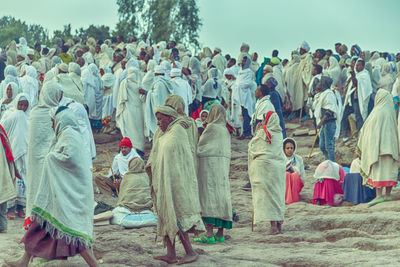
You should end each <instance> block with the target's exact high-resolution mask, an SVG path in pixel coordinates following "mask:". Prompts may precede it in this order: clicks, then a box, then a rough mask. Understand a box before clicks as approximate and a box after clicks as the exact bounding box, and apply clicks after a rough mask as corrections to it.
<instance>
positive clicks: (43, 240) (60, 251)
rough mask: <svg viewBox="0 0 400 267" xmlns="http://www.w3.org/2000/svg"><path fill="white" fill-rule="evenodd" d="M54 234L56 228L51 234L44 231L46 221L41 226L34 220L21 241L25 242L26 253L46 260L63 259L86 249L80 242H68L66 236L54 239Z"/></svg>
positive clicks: (55, 234)
mask: <svg viewBox="0 0 400 267" xmlns="http://www.w3.org/2000/svg"><path fill="white" fill-rule="evenodd" d="M56 236H57V230H55V232H54V235H53V236H51V235H50V233H48V232H46V222H45V223H44V224H43V227H41V226H40V224H39V223H38V222H36V221H35V222H33V223H32V224H31V225H30V227H29V229H28V230H27V231H26V233H25V235H24V237H23V238H22V240H21V242H22V243H24V244H25V251H26V252H27V253H29V254H31V255H33V256H34V257H39V258H42V259H46V260H56V259H57V260H65V259H67V258H68V257H73V256H75V255H77V254H79V253H81V252H82V251H84V250H86V249H87V248H86V247H85V246H84V245H83V244H81V243H80V242H76V243H75V244H73V242H70V243H68V242H67V240H66V237H64V238H61V239H56V238H55V237H56Z"/></svg>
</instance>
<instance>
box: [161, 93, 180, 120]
mask: <svg viewBox="0 0 400 267" xmlns="http://www.w3.org/2000/svg"><path fill="white" fill-rule="evenodd" d="M165 105H167V106H171V107H173V108H174V109H175V110H176V111H177V112H178V114H180V115H185V101H184V100H183V98H182V97H181V96H179V95H174V94H171V95H169V96H168V97H167V99H166V100H165Z"/></svg>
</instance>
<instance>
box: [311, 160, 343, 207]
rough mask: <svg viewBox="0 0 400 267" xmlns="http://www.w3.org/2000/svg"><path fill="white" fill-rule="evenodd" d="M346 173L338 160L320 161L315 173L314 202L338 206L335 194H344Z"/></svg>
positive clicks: (315, 203)
mask: <svg viewBox="0 0 400 267" xmlns="http://www.w3.org/2000/svg"><path fill="white" fill-rule="evenodd" d="M344 175H345V173H344V170H343V168H342V167H341V166H340V165H339V164H337V163H336V162H333V161H330V160H325V161H323V162H322V163H320V164H319V165H318V167H317V169H316V170H315V173H314V178H315V179H316V183H315V187H314V196H313V201H312V203H313V204H314V205H317V204H318V205H326V204H329V205H331V206H337V201H335V198H336V199H337V196H336V197H335V195H338V194H339V195H343V190H342V184H343V179H344Z"/></svg>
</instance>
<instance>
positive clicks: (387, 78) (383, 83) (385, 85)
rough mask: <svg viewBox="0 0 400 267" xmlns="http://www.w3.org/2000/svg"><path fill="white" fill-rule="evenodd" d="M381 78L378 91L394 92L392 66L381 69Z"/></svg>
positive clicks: (388, 64) (387, 65)
mask: <svg viewBox="0 0 400 267" xmlns="http://www.w3.org/2000/svg"><path fill="white" fill-rule="evenodd" d="M381 75H382V76H381V78H380V80H379V83H378V89H385V90H386V91H388V92H392V89H393V84H394V79H393V75H392V66H391V65H390V63H386V64H385V65H383V67H382V69H381Z"/></svg>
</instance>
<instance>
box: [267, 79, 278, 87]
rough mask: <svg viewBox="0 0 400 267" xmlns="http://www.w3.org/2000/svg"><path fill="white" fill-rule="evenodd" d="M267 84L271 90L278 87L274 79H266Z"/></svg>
mask: <svg viewBox="0 0 400 267" xmlns="http://www.w3.org/2000/svg"><path fill="white" fill-rule="evenodd" d="M267 82H268V83H269V84H270V85H271V86H272V89H275V87H276V86H277V85H278V81H277V80H276V79H275V78H274V77H270V78H268V80H267Z"/></svg>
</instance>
